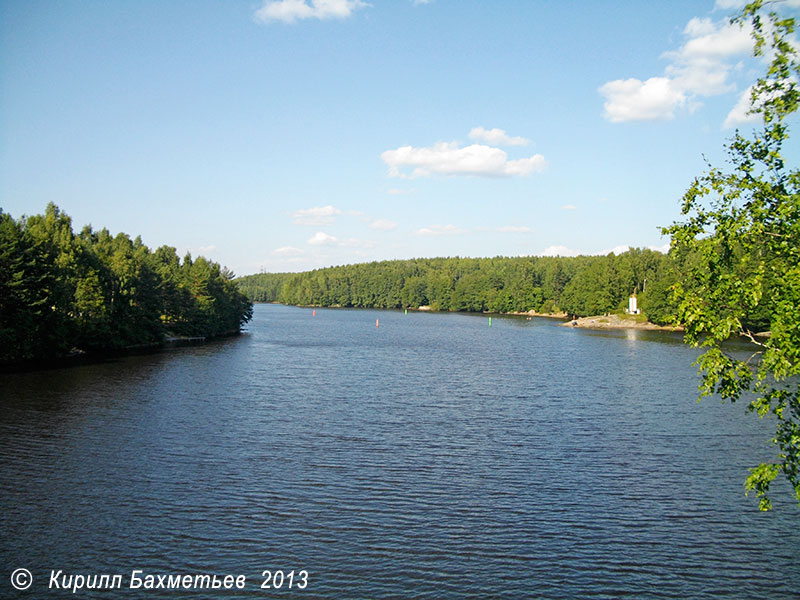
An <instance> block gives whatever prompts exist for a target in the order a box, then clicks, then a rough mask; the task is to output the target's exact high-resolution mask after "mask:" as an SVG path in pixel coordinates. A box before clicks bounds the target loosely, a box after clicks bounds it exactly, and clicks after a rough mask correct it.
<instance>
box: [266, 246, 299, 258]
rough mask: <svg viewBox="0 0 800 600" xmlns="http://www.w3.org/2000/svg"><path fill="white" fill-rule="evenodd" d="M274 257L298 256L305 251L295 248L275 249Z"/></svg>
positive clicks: (283, 247) (282, 247)
mask: <svg viewBox="0 0 800 600" xmlns="http://www.w3.org/2000/svg"><path fill="white" fill-rule="evenodd" d="M272 254H273V255H274V256H287V257H288V256H297V255H299V254H303V251H302V250H301V249H300V248H295V247H294V246H281V247H280V248H275V250H273V251H272Z"/></svg>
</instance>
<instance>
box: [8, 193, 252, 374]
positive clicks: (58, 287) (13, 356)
mask: <svg viewBox="0 0 800 600" xmlns="http://www.w3.org/2000/svg"><path fill="white" fill-rule="evenodd" d="M233 277H234V276H233V273H231V272H230V271H228V270H227V269H225V268H223V267H220V265H218V264H217V263H215V262H212V261H209V260H207V259H205V258H202V257H199V258H196V259H193V258H192V257H191V256H190V255H188V254H187V255H186V256H185V257H184V258H183V260H181V259H180V258H179V257H178V255H177V253H176V250H175V248H172V247H169V246H161V247H160V248H158V249H157V250H155V251H153V250H151V249H150V248H148V247H147V246H146V245H144V244H143V243H142V240H141V239H140V238H139V237H137V238H135V239H133V240H131V238H130V237H129V236H128V235H127V234H125V233H118V234H117V235H114V236H112V235H111V233H109V231H108V230H107V229H101V230H99V231H94V230H92V228H91V227H90V226H86V227H84V228H83V229H82V230H81V231H80V232H79V233H75V232H73V230H72V221H71V219H70V217H68V216H67V215H66V214H64V213H63V212H62V211H61V210H59V208H58V207H56V206H55V205H54V204H49V205H48V206H47V208H46V210H45V213H44V214H43V215H34V216H30V217H22V218H19V219H14V218H13V217H12V216H11V215H9V214H7V213H4V212H3V211H2V210H0V364H23V365H24V364H29V363H31V362H35V361H47V360H53V359H59V358H63V357H65V356H68V355H71V354H73V355H74V354H80V353H88V354H103V353H107V352H113V351H124V350H126V349H127V350H129V349H133V348H143V347H157V346H160V345H162V344H164V342H165V341H166V340H167V338H169V337H204V338H211V337H217V336H221V335H226V334H231V333H237V332H239V331H240V328H241V326H242V325H244V324H245V323H246V322H247V321H249V320H250V318H251V317H252V303H251V302H250V301H249V300H248V299H247V297H246V296H245V295H244V294H243V293H242V292H240V291H239V288H238V286H237V285H236V284H235V283H234V282H233Z"/></svg>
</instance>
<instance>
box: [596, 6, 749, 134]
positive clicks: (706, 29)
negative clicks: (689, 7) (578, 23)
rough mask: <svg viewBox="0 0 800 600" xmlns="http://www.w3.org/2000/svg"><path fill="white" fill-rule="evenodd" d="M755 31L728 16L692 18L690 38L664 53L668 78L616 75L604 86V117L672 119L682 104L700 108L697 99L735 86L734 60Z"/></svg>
mask: <svg viewBox="0 0 800 600" xmlns="http://www.w3.org/2000/svg"><path fill="white" fill-rule="evenodd" d="M750 32H751V28H750V26H739V25H738V24H731V23H730V22H729V21H728V20H727V19H726V20H722V21H717V22H714V21H712V20H711V19H709V18H698V17H695V18H693V19H691V20H690V21H689V22H688V23H687V24H686V27H685V28H684V31H683V33H684V35H685V36H686V42H685V43H684V44H683V45H682V46H681V47H680V48H678V49H677V50H674V51H669V52H665V53H663V54H662V58H665V59H667V60H669V64H668V65H667V66H666V68H665V70H664V75H663V76H659V77H651V78H649V79H647V80H645V81H642V80H640V79H636V78H630V79H617V80H614V81H609V82H607V83H605V84H603V85H602V86H600V88H599V92H600V94H601V95H602V96H604V97H605V99H606V101H605V103H604V105H603V106H604V109H605V118H606V119H608V120H609V121H611V122H612V123H620V122H624V121H652V120H660V119H672V118H674V117H675V111H676V110H677V109H679V108H687V109H688V110H689V111H693V110H695V109H696V108H698V107H699V106H700V103H699V101H698V100H697V98H698V97H709V96H717V95H720V94H724V93H727V92H730V91H732V90H734V89H735V86H734V84H733V83H732V82H731V81H730V79H729V75H730V72H731V70H732V69H733V68H734V60H735V59H736V58H737V57H743V56H747V55H749V54H750V53H751V52H752V48H753V41H752V38H751V37H750Z"/></svg>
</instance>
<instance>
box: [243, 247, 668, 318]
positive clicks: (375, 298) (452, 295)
mask: <svg viewBox="0 0 800 600" xmlns="http://www.w3.org/2000/svg"><path fill="white" fill-rule="evenodd" d="M674 279H675V264H674V260H673V259H672V258H671V257H670V256H668V255H665V254H662V253H660V252H655V251H652V250H646V249H631V250H629V251H628V252H625V253H623V254H619V255H615V254H609V255H607V256H578V257H571V258H562V257H535V256H530V257H517V258H506V257H496V258H431V259H412V260H393V261H383V262H374V263H368V264H355V265H345V266H338V267H330V268H326V269H317V270H314V271H308V272H304V273H262V274H258V275H250V276H247V277H242V278H240V279H238V280H237V282H238V283H239V286H240V287H241V289H242V290H243V291H244V292H245V293H246V294H247V295H248V297H249V298H250V299H251V300H253V301H257V302H282V303H285V304H299V305H316V306H348V307H373V308H405V307H419V306H430V307H431V309H433V310H449V311H476V312H478V311H489V312H497V313H511V312H528V311H530V310H533V311H536V312H540V313H558V312H565V313H568V314H570V315H573V314H574V315H581V316H585V315H593V314H601V313H605V312H613V311H616V310H619V309H622V308H623V307H625V306H627V303H628V297H629V296H630V294H632V293H634V292H636V293H637V294H638V298H639V304H640V306H642V307H643V309H644V310H645V311H646V313H647V316H648V318H650V319H651V320H652V321H654V322H657V323H669V322H671V321H672V318H673V315H674V314H675V313H676V307H675V306H674V305H673V304H672V302H671V299H670V298H671V285H672V283H674Z"/></svg>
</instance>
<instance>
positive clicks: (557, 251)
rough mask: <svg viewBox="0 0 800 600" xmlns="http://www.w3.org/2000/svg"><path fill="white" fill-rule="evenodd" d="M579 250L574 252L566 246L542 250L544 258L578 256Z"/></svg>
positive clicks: (549, 247)
mask: <svg viewBox="0 0 800 600" xmlns="http://www.w3.org/2000/svg"><path fill="white" fill-rule="evenodd" d="M579 254H580V252H579V251H578V250H572V249H570V248H567V247H566V246H548V247H547V248H545V249H544V250H542V254H541V255H542V256H578V255H579Z"/></svg>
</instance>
